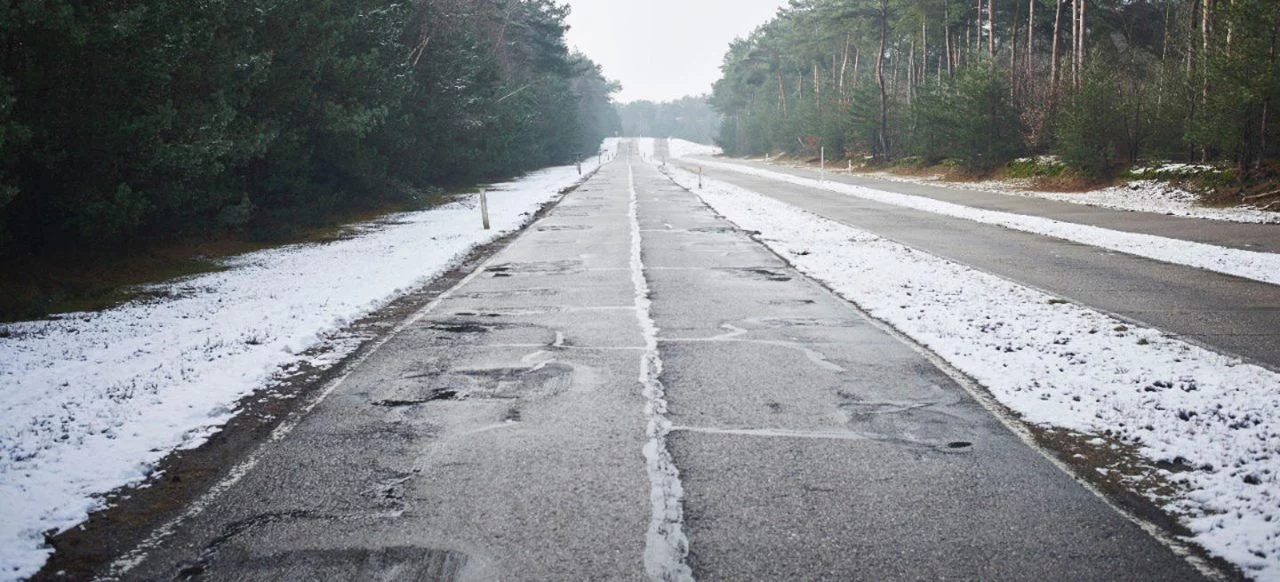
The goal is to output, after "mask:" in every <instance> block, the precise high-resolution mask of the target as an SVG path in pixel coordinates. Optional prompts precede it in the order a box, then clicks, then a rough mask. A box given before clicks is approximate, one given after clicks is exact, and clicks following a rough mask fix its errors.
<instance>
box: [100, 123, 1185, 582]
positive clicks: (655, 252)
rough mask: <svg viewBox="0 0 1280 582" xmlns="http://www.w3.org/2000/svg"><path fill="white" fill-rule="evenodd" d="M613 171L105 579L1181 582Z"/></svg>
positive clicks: (965, 397)
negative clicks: (124, 568)
mask: <svg viewBox="0 0 1280 582" xmlns="http://www.w3.org/2000/svg"><path fill="white" fill-rule="evenodd" d="M623 154H624V155H622V156H620V157H619V158H618V159H617V160H616V161H615V162H613V163H611V164H608V165H607V166H605V167H604V168H603V169H602V170H601V171H600V172H599V173H598V174H597V175H596V176H595V177H593V178H592V179H591V180H590V181H588V182H587V183H586V184H585V185H584V186H583V187H582V188H581V189H579V190H578V191H576V192H574V193H572V194H570V195H568V196H567V197H566V198H565V199H564V201H563V202H562V203H561V204H560V205H559V206H558V207H557V208H556V209H555V210H553V211H552V212H551V213H550V214H548V215H547V216H546V217H545V218H544V219H542V220H541V221H539V222H537V223H535V224H534V225H533V226H531V227H530V228H529V229H528V230H527V231H526V232H525V233H524V234H523V235H521V236H520V237H518V238H517V239H516V240H515V241H514V242H513V243H512V244H511V245H509V246H508V247H507V248H505V249H504V250H502V251H500V252H499V253H498V254H497V255H495V256H494V257H493V258H492V259H491V260H490V261H489V262H488V263H487V264H486V265H485V266H484V267H482V268H481V269H480V270H479V271H477V272H476V274H475V275H474V276H472V277H470V278H468V279H466V280H464V281H463V282H462V283H461V284H460V285H459V286H458V287H457V288H455V289H454V290H453V291H451V292H450V293H448V294H446V295H445V296H443V297H442V299H441V300H440V301H439V303H438V304H436V305H434V307H433V308H431V309H430V310H429V311H428V312H426V313H425V314H424V315H423V316H422V317H421V318H420V319H418V320H416V321H415V322H413V323H412V324H411V325H409V326H408V327H407V328H406V329H404V331H403V332H401V333H399V334H398V335H396V336H395V337H394V338H392V339H391V340H390V341H389V342H388V343H386V344H385V345H384V346H383V347H382V348H381V349H379V350H377V351H376V352H374V353H373V354H372V355H371V356H370V357H369V358H368V359H367V360H365V361H364V362H363V363H362V364H360V365H359V366H357V367H356V368H355V369H354V370H353V372H352V373H351V375H350V376H349V377H347V379H346V380H345V381H344V382H342V383H341V384H339V385H338V386H337V387H336V389H335V390H334V391H333V392H332V393H331V394H329V395H328V397H327V398H326V399H324V400H323V401H322V402H321V403H320V404H319V405H318V406H316V408H315V409H314V410H313V411H312V412H311V413H310V414H309V415H308V416H306V417H305V419H304V420H303V421H302V422H301V423H300V424H299V425H298V426H297V427H296V428H295V429H294V430H292V431H291V432H289V433H288V434H287V435H285V436H283V438H280V439H278V440H275V441H272V442H269V443H267V444H265V445H263V447H262V448H261V449H260V450H259V451H258V452H257V453H255V454H254V456H253V457H252V459H251V460H252V462H250V463H246V464H245V465H242V466H241V467H239V468H238V469H237V470H236V471H235V474H236V475H241V476H240V477H239V478H238V479H237V480H234V481H229V482H227V483H226V484H225V486H224V487H222V488H220V489H219V491H220V493H219V494H217V495H209V496H207V497H206V498H205V499H203V500H202V501H201V505H200V507H202V508H203V509H202V510H201V511H199V512H198V514H196V515H194V516H193V517H191V518H189V519H187V520H185V521H183V522H181V523H179V524H177V525H176V527H175V528H174V530H173V532H172V533H171V534H170V535H168V536H165V537H163V538H162V539H160V540H159V543H157V544H156V545H154V546H148V547H146V548H142V549H140V551H139V552H138V554H137V557H138V559H137V560H136V561H135V562H134V563H132V564H131V565H132V568H130V569H128V570H127V571H124V572H123V574H122V577H123V578H126V579H175V578H177V579H208V580H313V579H361V580H413V579H420V580H454V579H457V580H586V579H591V580H597V579H598V580H643V579H663V578H666V579H679V578H681V577H684V576H692V577H694V578H697V579H705V580H717V579H720V580H782V579H785V580H793V579H794V580H801V579H804V580H814V579H828V580H915V579H944V578H949V579H997V580H1065V579H1070V580H1117V579H1125V580H1192V579H1199V577H1200V575H1199V574H1198V573H1197V571H1196V570H1194V569H1193V568H1192V567H1191V566H1190V565H1189V564H1188V563H1187V562H1185V561H1184V560H1182V559H1181V558H1179V557H1177V556H1176V555H1175V554H1174V553H1173V551H1171V550H1170V549H1168V548H1166V547H1165V546H1164V545H1162V544H1160V543H1159V542H1157V541H1156V540H1155V539H1154V538H1152V537H1150V536H1148V535H1147V534H1146V533H1144V531H1143V530H1142V529H1141V528H1140V527H1139V526H1138V525H1136V524H1135V523H1133V522H1131V521H1130V520H1128V519H1127V518H1126V517H1124V516H1122V515H1121V514H1120V513H1118V512H1117V511H1115V510H1114V509H1112V508H1111V507H1110V506H1109V505H1107V504H1106V503H1105V502H1103V501H1102V500H1101V499H1099V498H1098V497H1096V496H1095V495H1093V494H1092V493H1090V492H1089V491H1088V490H1086V489H1085V488H1083V487H1082V486H1080V485H1079V484H1077V483H1076V481H1075V480H1073V479H1072V478H1071V477H1070V476H1068V475H1067V474H1066V473H1064V472H1063V471H1061V470H1060V469H1058V468H1057V467H1056V466H1055V465H1053V464H1052V463H1050V462H1049V461H1048V460H1046V459H1045V457H1043V456H1042V455H1041V454H1040V453H1039V452H1037V451H1035V450H1033V449H1032V448H1030V447H1028V446H1027V445H1025V444H1024V443H1023V442H1022V441H1021V440H1020V439H1019V438H1018V437H1017V436H1016V435H1015V434H1014V433H1012V432H1010V431H1009V430H1008V429H1006V428H1005V426H1004V425H1003V424H1001V422H1000V421H999V420H998V419H997V418H996V417H995V416H994V415H992V414H991V413H989V412H988V411H987V410H986V409H984V408H983V407H982V406H980V405H979V404H978V403H977V402H975V401H974V399H973V398H971V397H970V395H969V394H968V393H967V392H966V391H965V390H964V388H962V387H961V386H960V385H958V384H957V383H956V382H955V381H954V380H953V379H952V378H951V377H950V376H949V375H947V374H946V373H944V372H943V371H942V370H939V369H938V368H937V367H935V366H934V365H933V364H931V363H930V360H929V359H928V358H926V357H925V356H924V355H922V354H921V353H920V352H919V351H917V350H916V349H914V348H913V347H912V346H910V345H908V344H906V343H904V342H903V341H902V340H900V339H898V338H897V337H895V336H893V335H890V334H889V333H887V332H885V331H883V330H882V329H881V328H880V327H878V326H877V325H875V324H873V323H872V322H870V321H869V320H867V319H866V318H864V317H863V316H862V315H861V314H860V312H858V311H857V310H856V309H855V308H854V307H852V306H851V305H849V304H848V303H846V302H844V301H842V300H840V299H839V298H837V297H836V296H834V295H833V294H832V293H830V292H828V291H827V290H825V289H824V288H823V287H821V286H820V285H818V284H816V283H814V282H813V281H810V280H808V279H806V278H805V277H803V276H802V275H800V274H799V273H797V272H796V271H795V270H793V269H791V268H789V267H788V266H787V265H786V264H784V263H783V262H782V261H781V260H779V259H778V258H777V257H775V256H774V255H773V254H771V253H770V252H769V251H768V250H766V249H765V248H764V247H762V246H761V245H759V244H758V243H756V242H755V241H753V240H752V239H751V238H750V237H749V236H747V234H745V233H743V232H741V231H738V230H736V229H735V228H734V227H732V225H730V224H728V223H727V222H725V221H724V220H722V219H720V218H718V217H717V216H716V214H715V213H714V212H712V211H711V210H710V209H708V208H707V207H706V206H705V205H703V204H702V203H701V202H700V201H699V200H698V199H697V198H696V197H695V196H694V195H692V194H690V193H688V192H686V191H684V190H682V189H680V188H678V187H676V186H674V185H673V184H672V183H671V182H670V181H668V180H667V179H665V178H664V177H663V176H662V175H661V174H660V173H659V172H658V171H657V170H656V169H655V168H654V167H653V166H652V165H649V164H645V163H642V162H641V161H640V158H639V156H636V155H634V151H631V148H627V150H626V151H624V152H623ZM718 177H719V176H718ZM726 177H727V176H726ZM645 290H647V291H648V296H647V300H646V297H645V296H644V291H645ZM658 372H660V374H658V375H656V376H653V377H649V376H647V374H649V373H658ZM659 382H660V383H659ZM655 389H656V390H655ZM655 463H656V464H655ZM672 466H673V467H674V469H675V470H676V471H678V481H676V480H675V478H676V476H675V475H672V474H670V473H664V471H663V469H664V468H671V467H672ZM681 488H682V490H683V499H682V500H681V499H680V498H679V497H678V496H677V493H678V491H679V490H680V489H681ZM679 501H682V503H678V502H679ZM655 508H656V510H655ZM673 511H674V512H675V513H673ZM681 511H682V515H683V520H682V522H681V521H680V520H679V518H680V513H679V512H681ZM676 525H680V526H682V527H680V528H676V527H674V526H676ZM685 549H687V555H686V556H681V551H683V550H685Z"/></svg>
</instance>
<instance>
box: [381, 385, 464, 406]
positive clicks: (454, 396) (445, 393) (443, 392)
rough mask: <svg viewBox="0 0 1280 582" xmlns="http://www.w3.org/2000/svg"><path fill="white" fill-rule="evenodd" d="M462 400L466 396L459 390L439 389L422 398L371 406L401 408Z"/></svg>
mask: <svg viewBox="0 0 1280 582" xmlns="http://www.w3.org/2000/svg"><path fill="white" fill-rule="evenodd" d="M463 398H466V394H463V393H462V391H461V390H452V389H440V390H432V391H431V392H428V393H427V395H426V396H425V397H423V398H413V399H406V400H399V399H394V398H391V399H387V400H379V401H377V402H374V403H373V405H374V406H381V407H384V408H403V407H405V406H420V405H423V404H426V403H428V402H435V401H437V400H462V399H463Z"/></svg>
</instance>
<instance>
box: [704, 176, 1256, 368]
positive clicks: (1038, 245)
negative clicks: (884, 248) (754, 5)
mask: <svg viewBox="0 0 1280 582" xmlns="http://www.w3.org/2000/svg"><path fill="white" fill-rule="evenodd" d="M717 161H719V162H726V161H730V160H717ZM733 163H742V164H744V165H750V166H754V167H760V164H758V163H749V162H736V161H735V162H733ZM689 165H690V166H692V163H689ZM768 169H770V170H772V171H778V172H783V173H791V174H798V175H805V176H808V177H816V172H811V171H809V170H807V169H795V168H782V167H777V166H768ZM704 171H705V173H706V175H707V176H708V177H711V178H714V179H717V180H721V181H724V182H728V183H731V184H734V185H736V186H741V187H743V188H746V189H748V190H751V191H753V192H757V193H760V194H764V195H767V196H770V197H773V198H776V199H778V200H781V201H783V202H787V203H789V204H793V205H795V206H799V207H801V208H804V209H805V210H808V211H810V212H813V213H815V214H818V215H820V216H824V217H826V218H830V219H833V220H836V221H839V222H842V223H845V224H848V225H850V226H854V227H857V228H860V229H863V230H866V231H869V232H872V233H874V234H877V235H879V236H882V237H884V238H887V239H889V240H893V241H896V242H899V243H902V244H905V245H908V246H911V247H914V248H916V249H919V250H922V251H925V252H928V253H930V254H934V255H937V256H940V257H944V258H946V259H949V260H952V261H955V262H958V263H961V264H965V265H969V266H971V267H974V268H976V269H978V270H981V271H986V272H988V273H993V274H995V275H999V276H1001V277H1004V278H1005V279H1008V280H1011V281H1014V282H1016V283H1020V284H1023V285H1027V286H1030V287H1035V288H1038V289H1041V290H1043V291H1046V292H1048V293H1051V294H1054V295H1057V296H1060V297H1062V298H1065V299H1068V300H1071V301H1074V302H1076V303H1079V304H1082V305H1086V306H1089V307H1093V308H1095V309H1098V310H1101V311H1104V312H1108V313H1111V314H1114V315H1118V316H1120V317H1121V318H1124V319H1128V320H1130V321H1134V322H1137V323H1140V324H1142V325H1145V326H1148V327H1153V328H1157V329H1160V330H1163V331H1165V332H1167V333H1169V334H1171V335H1174V336H1178V337H1182V338H1183V339H1187V340H1190V341H1192V342H1193V343H1198V344H1200V345H1203V346H1206V347H1209V348H1210V349H1213V350H1215V351H1218V352H1223V353H1228V354H1234V355H1238V356H1241V357H1243V358H1246V359H1248V360H1250V361H1253V362H1256V363H1259V364H1262V365H1264V366H1267V367H1270V368H1271V369H1273V370H1280V287H1277V286H1275V285H1269V284H1266V283H1261V282H1258V281H1253V280H1248V279H1242V278H1239V277H1232V276H1229V275H1222V274H1218V273H1212V272H1208V271H1204V270H1200V269H1196V268H1193V267H1186V266H1181V265H1173V264H1169V263H1164V262H1160V261H1155V260H1151V259H1145V258H1141V257H1136V256H1132V255H1126V254H1122V253H1117V252H1114V251H1109V250H1106V249H1101V248H1097V247H1092V246H1088V245H1083V244H1079V243H1074V242H1069V241H1064V240H1061V239H1056V238H1051V237H1047V236H1041V235H1036V234H1030V233H1026V232H1021V231H1015V230H1011V229H1008V228H1004V227H1000V226H994V225H988V224H982V223H978V222H973V221H969V220H964V219H959V218H951V217H947V216H942V215H939V214H933V213H930V212H925V211H921V210H912V209H909V208H903V207H900V206H893V205H890V204H883V203H879V202H873V201H869V200H864V199H860V198H854V197H852V196H846V195H843V194H840V193H837V192H831V191H828V190H822V189H817V188H807V187H803V186H797V185H795V184H789V183H785V182H780V181H777V180H771V179H768V178H764V177H758V176H751V175H746V174H742V173H738V172H733V171H729V170H721V169H715V168H711V167H708V168H705V169H704ZM828 179H832V180H838V181H841V182H846V183H851V184H857V185H863V186H868V187H873V188H877V189H881V190H886V191H891V192H899V193H903V194H911V195H917V196H927V197H930V198H935V199H940V200H945V201H947V202H952V203H955V204H962V205H966V206H972V207H976V208H985V209H991V210H1002V211H1006V212H1014V213H1018V214H1026V215H1033V216H1042V217H1045V218H1052V219H1055V220H1061V221H1064V222H1074V223H1078V224H1087V225H1091V226H1100V227H1103V228H1110V229H1114V230H1124V231H1127V232H1138V233H1143V234H1152V235H1157V236H1165V237H1169V238H1178V239H1183V240H1193V241H1197V242H1206V243H1211V244H1217V245H1219V246H1228V247H1236V248H1247V249H1249V250H1254V251H1261V252H1280V225H1275V224H1235V223H1227V222H1218V221H1209V220H1202V219H1191V218H1179V217H1172V216H1164V215H1158V214H1149V213H1140V212H1124V211H1116V210H1108V209H1105V208H1095V207H1089V206H1083V205H1078V204H1070V203H1065V202H1053V201H1048V200H1040V199H1032V198H1023V197H1016V196H1007V195H1003V194H994V193H989V192H977V191H970V190H960V189H951V188H941V187H936V186H927V185H919V184H909V183H899V182H888V181H883V180H875V179H872V178H866V177H860V176H847V175H836V174H829V175H828Z"/></svg>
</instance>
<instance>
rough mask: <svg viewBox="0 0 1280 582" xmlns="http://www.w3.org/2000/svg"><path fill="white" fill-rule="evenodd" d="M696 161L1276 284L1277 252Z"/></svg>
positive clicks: (1279, 281) (1279, 275)
mask: <svg viewBox="0 0 1280 582" xmlns="http://www.w3.org/2000/svg"><path fill="white" fill-rule="evenodd" d="M698 163H699V164H703V165H705V166H707V167H711V168H718V169H722V170H729V171H733V172H738V173H741V174H748V175H752V176H759V177H763V178H768V179H771V180H777V181H780V182H786V183H789V184H795V185H798V186H804V187H807V188H816V189H821V190H828V191H831V192H836V193H840V194H844V195H847V196H853V197H856V198H862V199H865V200H871V201H873V202H879V203H882V204H892V205H894V206H901V207H903V208H910V209H913V210H921V211H924V212H932V213H934V214H941V215H943V216H950V217H953V218H961V219H964V220H972V221H974V222H980V223H984V224H993V225H996V226H1003V227H1005V228H1010V229H1013V230H1020V231H1023V232H1029V233H1032V234H1039V235H1044V236H1050V237H1053V238H1058V239H1062V240H1067V241H1071V242H1076V243H1080V244H1085V245H1090V246H1094V247H1100V248H1105V249H1108V250H1112V251H1117V252H1121V253H1126V254H1130V255H1135V256H1139V257H1145V258H1148V259H1154V260H1157V261H1164V262H1166V263H1173V264H1177V265H1187V266H1189V267H1196V268H1198V269H1205V270H1208V271H1216V272H1218V273H1223V274H1226V275H1233V276H1236V277H1244V278H1246V279H1253V280H1256V281H1262V282H1263V283H1271V284H1275V285H1280V254H1275V253H1260V252H1255V251H1246V250H1239V249H1228V248H1223V247H1219V246H1214V245H1209V244H1204V243H1198V242H1191V241H1185V240H1178V239H1172V238H1165V237H1159V236H1153V235H1148V234H1138V233H1131V232H1121V231H1117V230H1110V229H1106V228H1099V227H1096V226H1088V225H1083V224H1075V223H1070V222H1063V221H1060V220H1052V219H1048V218H1041V217H1038V216H1027V215H1023V214H1013V213H1010V212H1000V211H996V210H983V209H980V208H973V207H970V206H963V205H960V204H953V203H950V202H943V201H940V200H934V199H932V198H925V197H923V196H911V195H908V194H898V193H895V192H886V191H884V190H875V189H873V188H867V187H863V186H854V185H852V184H844V183H841V182H832V181H830V180H818V179H814V178H805V177H801V176H794V175H791V174H785V173H781V172H774V171H770V170H766V169H763V168H756V167H752V166H744V165H742V164H733V163H725V162H715V161H710V160H705V159H699V160H698Z"/></svg>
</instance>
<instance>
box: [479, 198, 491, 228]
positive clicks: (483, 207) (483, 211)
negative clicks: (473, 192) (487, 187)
mask: <svg viewBox="0 0 1280 582" xmlns="http://www.w3.org/2000/svg"><path fill="white" fill-rule="evenodd" d="M480 220H481V222H483V223H484V229H485V230H489V197H488V196H486V195H485V193H484V190H481V191H480Z"/></svg>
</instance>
